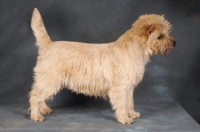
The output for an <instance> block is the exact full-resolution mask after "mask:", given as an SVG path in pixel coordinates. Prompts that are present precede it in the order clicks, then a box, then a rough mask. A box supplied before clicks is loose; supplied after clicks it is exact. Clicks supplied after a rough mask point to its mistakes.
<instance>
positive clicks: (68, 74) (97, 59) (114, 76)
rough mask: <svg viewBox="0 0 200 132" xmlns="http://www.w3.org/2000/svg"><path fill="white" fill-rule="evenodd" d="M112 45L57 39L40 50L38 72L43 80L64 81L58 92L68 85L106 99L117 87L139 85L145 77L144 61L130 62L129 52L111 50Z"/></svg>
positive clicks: (70, 87) (77, 90) (73, 88)
mask: <svg viewBox="0 0 200 132" xmlns="http://www.w3.org/2000/svg"><path fill="white" fill-rule="evenodd" d="M54 45H55V46H54ZM109 46H112V43H110V44H109V45H108V44H85V43H81V44H80V43H76V42H67V41H66V42H63V41H58V42H53V43H52V44H51V46H49V47H48V49H47V50H46V51H45V50H44V52H42V53H40V54H42V55H40V56H39V57H38V63H37V66H36V67H35V69H34V71H35V73H37V76H40V77H39V78H40V80H41V77H43V79H48V78H49V79H52V81H53V80H56V82H59V83H60V84H58V86H56V87H55V88H57V89H55V93H56V92H57V91H59V90H60V89H61V88H63V87H66V88H68V89H70V90H72V91H74V92H76V93H82V94H84V95H89V96H101V97H104V98H105V97H106V96H107V92H108V90H109V89H110V88H112V87H114V86H119V85H127V88H128V87H130V85H135V86H136V85H137V84H138V83H139V82H140V81H141V80H142V76H143V73H144V64H143V63H144V61H140V60H131V61H130V60H128V59H129V58H128V57H126V56H125V55H126V54H125V55H124V56H123V52H119V51H118V49H116V50H113V48H112V50H111V48H109ZM88 47H90V48H88ZM80 49H81V50H80ZM118 54H122V55H121V56H120V57H122V58H119V55H118ZM132 54H133V53H132ZM72 58H74V59H72ZM136 59H137V58H136ZM121 63H123V64H121ZM55 77H56V78H55ZM36 78H37V77H36ZM58 88H59V89H58ZM47 89H48V88H47Z"/></svg>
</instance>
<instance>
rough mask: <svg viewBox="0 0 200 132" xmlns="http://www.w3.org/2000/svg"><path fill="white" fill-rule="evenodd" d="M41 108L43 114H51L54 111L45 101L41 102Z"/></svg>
mask: <svg viewBox="0 0 200 132" xmlns="http://www.w3.org/2000/svg"><path fill="white" fill-rule="evenodd" d="M39 110H40V112H41V113H42V114H51V113H52V112H53V111H52V110H51V109H50V108H49V107H48V106H47V104H46V102H45V101H43V102H41V103H40V107H39Z"/></svg>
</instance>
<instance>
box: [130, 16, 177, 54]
mask: <svg viewBox="0 0 200 132" xmlns="http://www.w3.org/2000/svg"><path fill="white" fill-rule="evenodd" d="M132 27H133V29H134V32H135V34H137V35H138V36H139V37H141V38H143V40H144V41H145V43H144V47H145V48H146V50H147V52H148V54H157V53H160V54H167V53H169V52H170V51H171V50H172V49H173V48H174V47H175V45H176V41H174V37H172V36H170V31H171V24H170V23H169V22H168V21H167V20H165V18H164V15H162V16H160V15H154V14H152V15H142V16H140V17H139V19H138V20H137V21H136V22H135V23H134V24H133V26H132Z"/></svg>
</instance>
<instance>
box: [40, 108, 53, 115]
mask: <svg viewBox="0 0 200 132" xmlns="http://www.w3.org/2000/svg"><path fill="white" fill-rule="evenodd" d="M40 112H41V113H42V114H51V113H52V112H53V111H52V110H51V109H50V108H43V109H40Z"/></svg>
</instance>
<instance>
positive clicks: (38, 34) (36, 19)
mask: <svg viewBox="0 0 200 132" xmlns="http://www.w3.org/2000/svg"><path fill="white" fill-rule="evenodd" d="M31 28H32V30H33V33H34V35H35V38H36V45H38V46H39V47H40V48H42V47H44V48H45V47H48V45H50V43H51V42H52V41H51V39H50V37H49V35H48V33H47V31H46V29H45V26H44V23H43V20H42V16H41V15H40V12H39V11H38V9H37V8H35V9H34V10H33V15H32V20H31Z"/></svg>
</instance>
